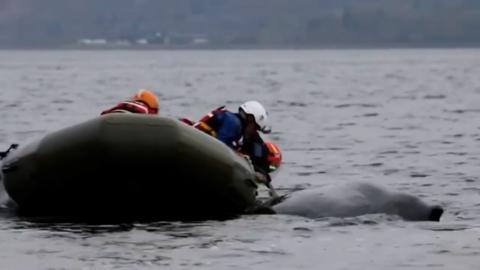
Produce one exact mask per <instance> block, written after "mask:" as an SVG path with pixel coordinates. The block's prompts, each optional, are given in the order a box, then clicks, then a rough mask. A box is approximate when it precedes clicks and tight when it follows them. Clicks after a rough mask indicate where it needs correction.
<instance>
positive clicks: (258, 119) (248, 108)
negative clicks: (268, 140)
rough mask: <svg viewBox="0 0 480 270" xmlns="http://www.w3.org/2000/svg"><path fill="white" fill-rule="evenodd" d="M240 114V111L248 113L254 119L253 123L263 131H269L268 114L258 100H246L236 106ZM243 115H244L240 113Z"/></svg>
mask: <svg viewBox="0 0 480 270" xmlns="http://www.w3.org/2000/svg"><path fill="white" fill-rule="evenodd" d="M238 111H239V113H240V115H242V112H243V113H244V114H247V115H248V114H250V115H252V116H253V118H254V119H255V123H256V124H257V125H258V128H259V130H260V131H261V132H263V133H269V132H270V127H268V125H267V123H268V121H267V120H268V114H267V111H266V110H265V108H264V107H263V105H262V104H260V102H258V101H247V102H245V103H243V104H242V105H240V107H239V108H238ZM242 117H244V115H242Z"/></svg>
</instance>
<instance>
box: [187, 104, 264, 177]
mask: <svg viewBox="0 0 480 270" xmlns="http://www.w3.org/2000/svg"><path fill="white" fill-rule="evenodd" d="M193 126H194V127H196V128H197V129H199V130H202V131H203V132H205V133H207V134H209V135H211V136H214V137H216V138H217V139H219V140H220V141H222V142H223V143H225V144H226V145H228V146H229V147H231V148H232V149H234V150H236V151H238V152H240V153H242V154H245V155H248V156H249V157H250V159H251V161H252V164H253V166H254V168H255V171H256V172H257V179H258V180H260V181H262V182H264V183H265V184H267V185H268V186H269V185H270V182H271V178H270V175H269V172H270V169H269V168H270V162H269V149H268V147H267V146H266V144H265V142H264V141H263V139H262V137H261V136H260V134H259V132H262V133H269V132H270V128H269V126H268V114H267V111H266V110H265V108H264V107H263V105H262V104H261V103H260V102H258V101H247V102H245V103H243V104H242V105H240V107H239V108H238V113H233V112H230V111H228V110H226V109H225V107H224V106H223V107H220V108H217V109H215V110H213V111H211V112H210V113H209V114H207V115H206V116H204V117H202V118H201V119H200V121H198V122H197V123H195V124H193Z"/></svg>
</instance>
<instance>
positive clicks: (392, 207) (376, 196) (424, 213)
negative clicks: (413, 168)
mask: <svg viewBox="0 0 480 270" xmlns="http://www.w3.org/2000/svg"><path fill="white" fill-rule="evenodd" d="M272 209H273V211H274V212H275V213H276V214H285V215H295V216H302V217H307V218H314V219H315V218H324V217H355V216H362V215H367V214H388V215H397V216H399V217H401V218H403V219H404V220H408V221H440V217H441V216H442V214H443V211H444V210H443V208H442V207H441V206H438V205H430V204H427V203H426V202H424V201H422V200H421V199H420V198H418V197H416V196H413V195H410V194H407V193H402V192H395V191H388V190H387V189H386V188H384V187H381V186H378V185H374V184H371V183H366V182H353V183H348V184H343V185H334V186H324V187H318V188H311V189H305V190H301V191H296V192H293V193H291V194H289V195H287V196H286V197H285V199H284V200H283V201H281V202H280V203H278V204H276V205H273V206H272Z"/></svg>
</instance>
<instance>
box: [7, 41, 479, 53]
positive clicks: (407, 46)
mask: <svg viewBox="0 0 480 270" xmlns="http://www.w3.org/2000/svg"><path fill="white" fill-rule="evenodd" d="M478 48H480V42H475V43H369V44H322V45H203V46H194V45H184V46H164V45H108V44H107V45H78V44H73V45H45V46H2V45H0V50H4V51H5V50H85V51H102V50H105V51H109V50H128V51H149V50H151V51H157V50H159V51H161V50H165V51H182V50H199V51H216V50H335V49H347V50H353V49H478Z"/></svg>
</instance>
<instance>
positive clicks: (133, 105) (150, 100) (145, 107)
mask: <svg viewBox="0 0 480 270" xmlns="http://www.w3.org/2000/svg"><path fill="white" fill-rule="evenodd" d="M158 108H159V103H158V98H157V96H156V95H155V94H154V93H153V92H152V91H150V90H146V89H141V90H139V91H138V92H137V93H136V94H135V95H134V96H133V97H132V98H131V99H129V100H126V101H122V102H120V103H118V104H117V105H115V106H113V107H112V108H109V109H107V110H105V111H103V112H102V113H101V115H104V114H110V113H138V114H158Z"/></svg>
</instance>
